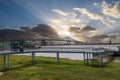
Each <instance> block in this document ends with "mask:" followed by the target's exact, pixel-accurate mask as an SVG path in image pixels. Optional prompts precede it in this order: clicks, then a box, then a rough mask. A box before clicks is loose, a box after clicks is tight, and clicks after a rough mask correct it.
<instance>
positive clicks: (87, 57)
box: [0, 46, 114, 70]
mask: <svg viewBox="0 0 120 80" xmlns="http://www.w3.org/2000/svg"><path fill="white" fill-rule="evenodd" d="M26 53H28V54H31V56H32V62H33V63H34V62H35V54H36V53H39V54H40V53H51V54H52V53H56V63H57V64H59V54H62V53H66V54H67V53H71V54H74V53H78V54H83V58H84V64H87V65H89V66H91V64H92V63H93V61H94V60H97V61H98V65H99V67H102V65H103V56H104V55H113V54H114V53H113V50H110V49H105V48H93V47H89V48H84V47H83V48H82V47H79V46H68V47H66V46H41V48H38V49H25V50H24V51H11V50H9V51H0V55H3V59H4V60H3V67H4V70H6V66H7V69H8V70H10V62H11V60H10V55H14V54H26ZM94 55H97V56H98V57H97V59H96V58H95V57H94ZM7 56H8V57H7ZM7 60H8V63H7V62H6V61H7Z"/></svg>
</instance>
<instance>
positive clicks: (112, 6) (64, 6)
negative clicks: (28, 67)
mask: <svg viewBox="0 0 120 80" xmlns="http://www.w3.org/2000/svg"><path fill="white" fill-rule="evenodd" d="M34 24H49V25H51V26H52V27H53V28H54V29H55V30H56V31H57V32H58V34H59V35H61V36H70V37H74V38H77V37H78V36H82V37H84V38H85V39H87V38H89V37H91V36H92V37H93V36H94V37H95V35H119V34H120V1H119V0H0V25H1V26H10V27H20V26H23V25H27V26H32V25H34ZM83 40H84V39H83Z"/></svg>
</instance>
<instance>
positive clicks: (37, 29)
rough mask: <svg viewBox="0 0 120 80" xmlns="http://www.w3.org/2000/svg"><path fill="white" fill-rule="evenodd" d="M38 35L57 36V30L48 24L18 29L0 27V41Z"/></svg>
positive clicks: (36, 36) (37, 36) (38, 36)
mask: <svg viewBox="0 0 120 80" xmlns="http://www.w3.org/2000/svg"><path fill="white" fill-rule="evenodd" d="M40 37H49V38H52V37H59V35H58V34H57V32H56V31H55V30H54V29H53V28H52V27H51V26H49V25H46V24H38V25H36V26H34V27H32V28H28V27H21V28H20V29H11V28H10V29H7V28H5V29H0V41H3V40H4V41H5V40H16V39H17V40H19V39H26V38H27V39H28V38H40Z"/></svg>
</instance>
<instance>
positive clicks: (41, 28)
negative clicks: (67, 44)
mask: <svg viewBox="0 0 120 80" xmlns="http://www.w3.org/2000/svg"><path fill="white" fill-rule="evenodd" d="M30 31H31V32H35V33H37V34H38V36H39V35H40V36H43V37H55V38H58V37H59V35H58V34H57V32H56V31H55V30H54V29H53V28H52V27H51V26H49V25H46V24H37V25H35V26H34V27H33V28H31V29H30Z"/></svg>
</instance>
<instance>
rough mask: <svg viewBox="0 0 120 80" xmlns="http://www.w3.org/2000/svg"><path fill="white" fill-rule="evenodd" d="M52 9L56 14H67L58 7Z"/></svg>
mask: <svg viewBox="0 0 120 80" xmlns="http://www.w3.org/2000/svg"><path fill="white" fill-rule="evenodd" d="M52 11H53V12H55V13H58V14H60V15H62V16H67V13H66V12H63V11H61V10H59V9H52Z"/></svg>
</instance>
